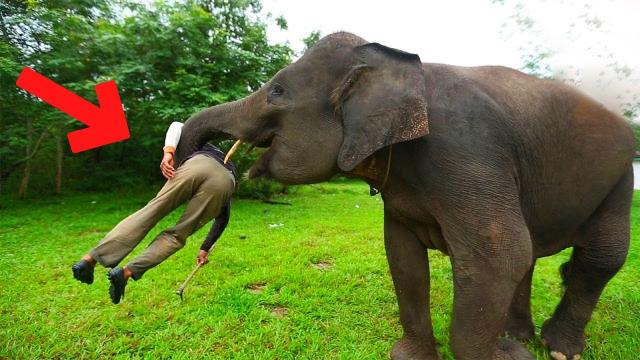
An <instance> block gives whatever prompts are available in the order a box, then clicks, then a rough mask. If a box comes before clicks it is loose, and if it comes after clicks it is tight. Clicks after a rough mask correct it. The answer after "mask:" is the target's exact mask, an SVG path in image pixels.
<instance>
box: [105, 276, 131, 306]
mask: <svg viewBox="0 0 640 360" xmlns="http://www.w3.org/2000/svg"><path fill="white" fill-rule="evenodd" d="M107 277H108V278H109V281H110V282H111V286H109V296H111V301H112V302H113V303H114V304H118V303H119V302H120V299H122V298H123V297H124V287H125V286H127V281H126V280H125V278H124V269H123V268H115V269H113V270H111V271H109V273H108V274H107Z"/></svg>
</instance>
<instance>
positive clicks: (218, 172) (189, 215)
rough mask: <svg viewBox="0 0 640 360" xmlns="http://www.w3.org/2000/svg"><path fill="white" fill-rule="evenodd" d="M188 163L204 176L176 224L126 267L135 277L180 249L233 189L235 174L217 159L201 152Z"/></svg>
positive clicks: (215, 213)
mask: <svg viewBox="0 0 640 360" xmlns="http://www.w3.org/2000/svg"><path fill="white" fill-rule="evenodd" d="M186 164H190V165H191V167H192V169H193V172H194V174H195V176H202V177H204V180H203V181H202V182H200V185H199V186H198V188H197V189H194V195H193V197H192V198H191V200H189V203H188V204H187V208H186V209H185V211H184V213H183V214H182V216H181V217H180V220H178V222H177V223H176V225H174V226H173V227H171V228H169V229H166V230H164V231H163V232H161V233H160V234H159V235H158V236H157V237H156V238H155V240H154V241H153V242H152V243H151V244H150V245H149V247H148V248H146V249H145V250H144V251H143V252H142V254H140V255H138V256H137V257H136V258H135V259H133V260H132V261H131V262H129V263H128V264H127V266H126V267H125V269H126V270H128V271H130V272H131V274H132V277H133V278H134V279H136V280H138V279H140V278H141V277H142V275H143V274H144V272H145V271H147V270H149V269H151V268H153V267H154V266H156V265H158V264H160V263H161V262H162V261H164V260H165V259H167V258H168V257H169V256H171V255H172V254H174V253H175V252H176V251H178V250H180V249H181V248H182V247H183V246H184V244H185V242H186V239H187V237H189V236H190V235H191V234H193V233H194V232H196V231H197V230H198V229H200V228H201V227H202V226H203V225H204V224H206V223H207V222H209V221H210V220H211V219H212V218H214V217H216V216H218V215H219V214H220V210H221V209H222V207H223V206H224V204H225V203H226V202H227V201H228V199H229V197H230V196H231V195H232V193H233V190H234V187H235V182H234V179H233V175H231V173H230V172H229V171H228V170H227V169H225V168H224V167H223V166H222V165H220V163H218V162H217V161H216V160H214V159H212V158H209V157H205V156H198V157H194V158H193V159H190V160H189V161H188V162H187V163H186ZM186 164H185V165H186Z"/></svg>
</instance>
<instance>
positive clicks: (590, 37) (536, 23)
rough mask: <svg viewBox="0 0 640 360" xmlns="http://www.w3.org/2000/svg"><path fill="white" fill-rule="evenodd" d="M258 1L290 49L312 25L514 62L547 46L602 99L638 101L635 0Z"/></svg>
mask: <svg viewBox="0 0 640 360" xmlns="http://www.w3.org/2000/svg"><path fill="white" fill-rule="evenodd" d="M263 9H264V12H265V13H271V14H272V16H273V17H277V16H280V15H282V16H284V18H285V19H286V20H287V22H288V30H280V29H278V28H277V27H276V26H271V27H270V28H269V37H270V39H271V40H272V41H277V42H285V41H288V42H289V43H290V45H291V46H292V47H293V48H294V49H296V50H298V51H300V50H302V48H303V44H302V41H301V39H302V38H304V37H306V36H307V35H308V34H309V33H310V32H311V31H313V30H320V32H321V33H322V35H327V34H330V33H332V32H335V31H339V30H344V31H349V32H352V33H355V34H357V35H359V36H361V37H363V38H365V39H366V40H369V41H375V42H379V43H382V44H384V45H387V46H391V47H394V48H398V49H401V50H404V51H408V52H413V53H417V54H418V55H420V58H421V59H422V61H423V62H442V63H449V64H455V65H464V66H473V65H486V64H492V65H506V66H510V67H514V68H521V67H522V65H523V60H522V59H523V55H525V54H537V53H542V52H548V53H549V56H548V57H547V58H546V60H545V62H546V63H547V64H548V66H549V68H548V71H549V72H550V73H552V74H553V75H554V76H556V77H558V78H562V79H565V81H567V82H570V83H573V84H574V85H576V86H578V87H580V88H581V89H582V90H583V91H585V92H587V93H588V94H590V95H591V96H593V97H594V98H596V99H597V100H599V101H600V102H603V103H604V104H605V105H606V106H608V107H609V108H610V109H612V110H614V111H618V112H621V111H622V108H624V107H625V105H624V104H626V103H634V104H637V103H640V1H638V0H592V1H579V0H555V1H554V0H546V1H545V0H528V1H524V0H504V4H500V3H496V4H494V3H492V1H491V0H448V1H442V0H423V1H418V0H414V1H411V0H393V1H381V0H323V1H301V0H263ZM636 119H637V120H640V119H638V117H636Z"/></svg>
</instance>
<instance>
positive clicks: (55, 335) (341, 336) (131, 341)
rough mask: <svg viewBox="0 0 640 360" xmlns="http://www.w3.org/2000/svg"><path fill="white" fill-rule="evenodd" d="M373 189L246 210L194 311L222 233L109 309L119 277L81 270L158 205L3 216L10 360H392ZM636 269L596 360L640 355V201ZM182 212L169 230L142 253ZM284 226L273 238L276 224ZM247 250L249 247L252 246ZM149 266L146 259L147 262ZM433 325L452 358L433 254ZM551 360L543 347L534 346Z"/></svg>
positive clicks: (1, 324)
mask: <svg viewBox="0 0 640 360" xmlns="http://www.w3.org/2000/svg"><path fill="white" fill-rule="evenodd" d="M367 191H368V188H367V187H366V185H364V184H362V183H357V182H336V183H329V184H321V185H315V186H313V187H311V186H305V187H300V188H297V191H295V192H294V194H292V195H288V196H285V197H283V198H282V199H279V200H283V201H289V202H291V203H292V204H293V205H292V206H278V205H267V204H264V203H261V202H258V201H248V200H242V201H237V202H236V203H235V204H234V207H233V210H232V221H231V224H230V226H229V227H228V229H227V232H225V234H224V235H223V237H222V238H221V240H220V241H219V243H218V245H217V247H216V248H215V250H214V251H213V253H212V254H211V256H210V260H211V263H210V264H209V265H207V266H206V267H205V268H204V269H203V270H201V271H200V273H199V274H198V275H197V276H196V278H195V279H194V281H193V282H192V284H191V285H190V286H189V288H187V290H186V292H185V301H184V302H182V303H181V302H180V300H179V298H178V297H177V296H176V295H175V294H174V290H175V289H176V288H177V287H178V286H179V285H180V283H181V282H182V281H183V280H184V278H185V277H186V276H187V275H188V274H189V272H190V271H191V269H192V267H193V265H194V262H195V255H196V252H197V250H198V248H199V245H200V242H201V240H202V238H203V237H204V236H205V234H206V231H207V230H208V226H205V228H204V229H202V230H200V231H199V232H198V233H197V234H195V235H194V236H192V237H191V238H190V240H189V242H188V243H187V246H186V247H185V249H183V250H182V251H180V252H178V253H177V254H176V255H175V256H174V257H172V258H170V259H169V260H167V261H166V262H165V263H163V264H161V265H160V266H159V267H157V268H155V269H153V270H151V271H149V272H148V273H147V274H146V275H145V277H144V278H143V279H142V280H141V281H138V282H132V283H130V284H129V286H128V287H127V294H126V297H125V299H124V302H123V303H121V304H120V305H118V306H115V305H112V304H111V303H110V301H109V299H108V295H107V292H108V281H107V279H106V276H105V273H106V271H105V270H104V269H102V268H98V269H97V272H96V281H95V283H94V284H93V285H92V286H86V285H84V284H80V283H78V282H76V281H75V280H73V279H72V277H71V271H70V265H71V264H73V263H74V262H75V261H76V260H77V259H78V258H79V257H80V256H81V255H82V254H84V253H85V252H86V251H87V250H89V249H90V248H91V247H92V246H93V245H94V244H95V243H97V242H98V241H99V240H100V239H101V237H102V236H103V235H104V234H105V233H106V232H107V231H108V230H109V229H110V228H111V227H112V226H113V225H115V224H116V223H117V222H118V221H119V220H121V219H122V218H124V217H125V216H127V215H128V214H129V213H131V212H132V211H134V210H136V209H138V208H139V207H141V206H142V205H144V204H145V202H146V201H147V200H148V199H150V198H151V197H152V196H153V195H154V194H153V192H152V191H148V192H142V193H140V192H119V193H115V194H77V195H73V194H72V195H67V196H64V197H49V198H44V199H37V200H29V201H26V202H19V201H15V200H12V199H8V198H6V197H5V198H2V201H3V202H2V207H1V208H0V309H1V310H0V358H11V359H13V358H95V357H104V358H114V357H115V358H131V357H134V358H143V357H144V358H162V357H165V358H166V357H172V358H201V357H203V356H206V357H209V358H216V359H218V358H220V359H230V358H233V359H254V358H260V359H274V358H277V359H294V358H295V359H300V358H307V359H336V358H340V359H380V358H387V357H388V351H389V349H390V347H391V345H392V344H393V342H394V341H395V340H396V339H397V338H398V337H399V336H400V335H401V327H400V324H399V320H398V308H397V304H396V301H395V295H394V292H393V289H392V284H391V279H390V276H389V273H388V269H387V264H386V259H385V256H384V247H383V241H382V202H381V200H380V198H379V197H375V198H372V197H369V196H368V195H367ZM633 206H634V208H633V215H632V222H633V225H632V226H633V240H632V248H631V252H630V255H629V259H628V262H627V264H626V265H625V267H624V269H623V270H622V271H621V272H620V273H619V274H618V275H617V276H616V277H615V278H614V279H613V280H612V281H611V283H610V284H609V286H608V287H607V289H606V290H605V292H604V295H603V296H602V299H601V301H600V304H599V305H598V308H597V310H596V312H595V314H594V316H593V319H592V321H591V323H590V324H589V326H588V328H587V348H586V350H585V352H584V353H583V358H585V359H634V358H637V356H638V355H637V354H638V353H640V289H639V284H640V282H639V279H640V270H639V266H640V244H639V240H640V238H639V237H640V222H639V221H638V217H639V215H640V193H638V192H636V198H635V201H634V205H633ZM179 214H180V212H179V211H176V212H174V213H173V214H172V215H170V216H169V217H167V218H166V219H165V220H163V221H162V222H161V223H160V224H159V225H158V226H157V227H156V228H155V229H154V230H153V231H152V232H151V233H150V234H149V236H148V237H147V238H146V239H145V240H143V243H142V244H141V246H139V249H138V251H140V250H141V249H142V248H144V247H145V246H146V244H147V243H148V242H149V241H150V240H151V239H152V238H153V236H154V235H155V234H156V233H157V232H158V231H160V230H161V229H162V228H164V227H168V226H170V225H171V224H173V223H174V222H175V221H176V220H177V218H178V216H179ZM280 223H282V224H284V225H283V226H281V227H275V228H270V226H269V225H270V224H280ZM241 237H242V238H244V239H241ZM134 255H135V253H134ZM567 256H568V252H567V251H565V252H563V253H562V254H559V255H556V256H553V257H550V258H546V259H542V260H540V261H539V262H538V266H537V268H536V274H535V278H534V286H533V311H534V317H535V323H536V326H537V327H538V331H539V327H540V325H541V324H542V322H543V321H544V320H545V319H546V318H548V317H549V316H550V314H551V313H552V311H553V309H554V307H555V305H556V304H557V302H558V301H559V298H560V295H561V291H562V288H561V286H560V279H559V276H558V272H557V269H558V266H559V265H560V264H561V263H562V262H563V261H565V260H566V258H567ZM430 259H431V278H432V289H431V294H432V313H433V321H434V329H435V332H436V337H437V339H438V341H439V343H440V344H441V348H440V350H441V352H442V353H443V354H444V355H445V358H449V359H450V358H452V356H451V352H450V350H449V340H448V338H449V337H448V328H449V321H450V309H451V301H452V287H451V269H450V265H449V261H448V258H447V257H445V256H443V255H441V254H440V253H438V252H435V251H432V252H430ZM528 347H529V349H531V350H532V351H534V352H535V354H536V356H537V357H538V358H539V359H547V358H548V356H547V355H546V351H545V350H544V349H543V348H542V346H541V345H540V342H539V340H536V341H534V342H533V343H530V344H528Z"/></svg>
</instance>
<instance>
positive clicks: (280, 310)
mask: <svg viewBox="0 0 640 360" xmlns="http://www.w3.org/2000/svg"><path fill="white" fill-rule="evenodd" d="M270 310H271V315H273V316H274V317H276V318H278V319H280V318H283V317H285V316H287V314H289V309H287V308H286V307H284V306H274V307H272V308H271V309H270Z"/></svg>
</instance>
